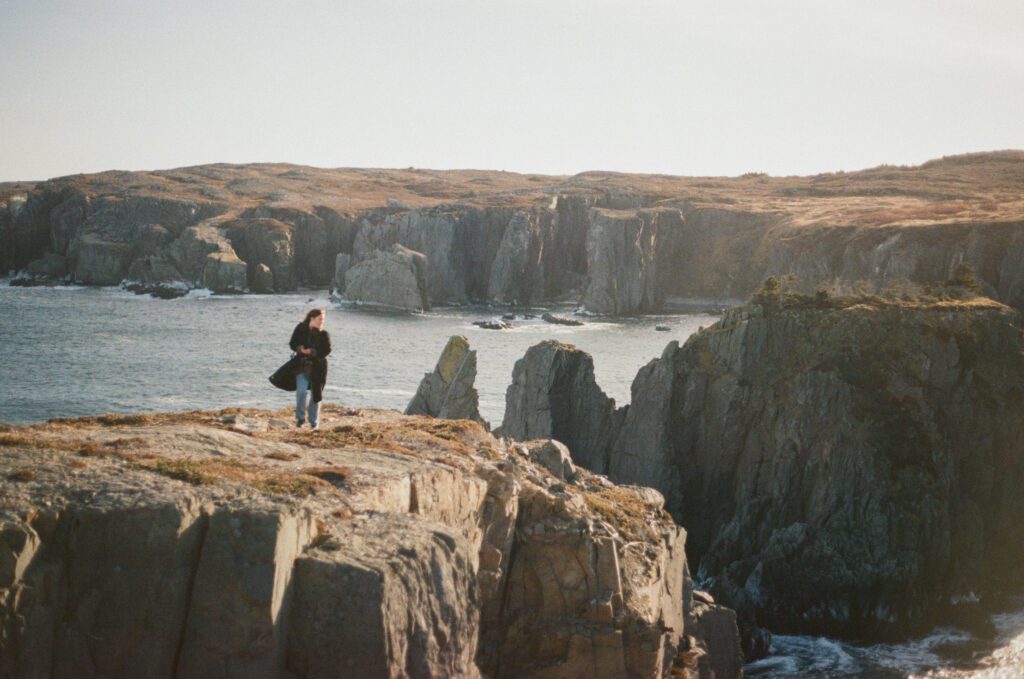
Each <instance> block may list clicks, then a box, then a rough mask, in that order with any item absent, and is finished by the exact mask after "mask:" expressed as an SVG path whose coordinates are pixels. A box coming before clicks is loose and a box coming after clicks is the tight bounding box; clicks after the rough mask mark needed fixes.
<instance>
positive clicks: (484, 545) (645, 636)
mask: <svg viewBox="0 0 1024 679" xmlns="http://www.w3.org/2000/svg"><path fill="white" fill-rule="evenodd" d="M282 417H283V418H287V413H285V412H284V411H282V412H281V413H270V412H267V411H251V410H230V411H223V412H220V413H214V412H190V413H177V414H150V415H107V416H100V417H95V418H81V419H74V420H55V421H51V422H49V423H46V424H42V425H31V426H19V427H11V426H7V425H4V426H3V427H2V431H0V469H2V475H0V491H2V492H0V673H2V674H3V675H4V676H12V677H34V676H43V675H46V676H53V677H65V676H82V675H89V676H108V677H136V676H154V677H158V676H160V677H162V676H166V677H171V676H178V677H193V676H216V677H283V676H288V677H356V676H358V677H477V676H481V674H483V675H485V676H489V677H496V678H497V677H553V676H559V677H591V676H598V675H600V676H605V677H623V678H626V677H651V678H654V677H663V676H667V675H668V674H669V672H670V671H673V666H674V669H675V671H676V672H677V674H681V676H688V677H690V676H692V677H698V676H704V677H710V676H718V677H722V676H735V670H736V668H738V664H737V663H738V660H737V659H738V657H739V655H738V648H737V645H736V639H735V632H734V633H733V636H732V639H729V638H728V637H726V638H725V641H724V642H723V640H722V637H721V636H717V637H715V639H716V640H715V641H714V647H713V648H711V647H709V645H708V642H706V641H705V640H703V639H695V638H692V637H691V636H690V635H689V632H688V630H687V628H686V622H685V621H686V619H687V617H688V616H689V618H690V619H691V620H694V621H695V622H694V623H693V629H694V630H698V629H705V628H706V629H712V627H714V628H715V629H720V628H721V626H722V624H725V625H726V626H727V627H726V628H727V629H728V625H729V624H732V625H733V630H735V623H734V620H735V618H734V616H732V613H731V612H730V611H727V610H726V609H722V608H721V607H714V610H712V611H710V614H709V612H708V611H707V610H705V609H703V608H701V606H696V607H695V606H694V603H693V601H692V599H691V596H692V595H691V592H692V585H691V583H689V581H688V580H687V579H686V575H685V574H686V572H687V571H686V559H685V554H684V540H685V533H684V532H683V531H682V529H680V528H679V527H678V526H676V525H675V524H674V523H673V522H672V520H671V519H670V518H669V517H668V516H667V515H666V514H665V513H664V512H663V510H662V503H663V500H662V498H661V496H660V495H659V494H658V493H657V492H656V491H653V490H650V489H644V488H638V487H624V486H615V485H613V484H611V483H610V482H608V481H607V480H606V479H603V478H601V477H597V476H594V475H592V474H589V473H588V472H585V471H581V470H573V471H572V473H571V474H570V477H571V478H566V475H565V474H564V473H563V474H562V477H561V478H558V477H556V476H554V475H553V474H552V472H551V471H549V470H548V468H547V467H545V466H544V465H543V464H541V463H540V462H538V461H537V460H541V461H543V460H548V462H550V458H549V456H546V454H542V453H540V452H538V451H540V450H541V449H544V450H546V449H547V448H549V447H551V446H552V445H554V444H552V443H550V442H547V441H538V442H535V443H530V444H523V445H521V444H516V445H508V444H507V443H506V442H505V441H503V440H500V439H495V438H494V437H492V436H491V435H489V434H488V433H487V432H486V431H485V430H484V429H483V428H482V427H481V426H480V425H479V424H477V423H474V422H470V421H465V420H435V419H433V418H429V417H409V416H402V415H399V414H398V413H396V412H394V411H377V410H361V411H354V410H349V409H347V408H341V407H337V406H326V407H325V409H324V411H323V416H322V419H323V424H322V429H321V430H319V431H315V432H311V431H308V430H307V431H296V430H294V429H292V428H289V427H287V425H286V424H285V422H284V421H282V420H281V419H278V418H282ZM560 469H561V468H560ZM562 471H563V472H564V469H563V470H562ZM702 605H703V604H702ZM697 621H703V622H702V623H700V624H698V622H697ZM730 621H732V622H730ZM701 625H703V626H701ZM716 668H717V670H718V672H717V675H715V674H713V673H714V672H715V671H716ZM728 668H732V669H731V670H730V669H728ZM728 672H732V674H731V675H730V674H728Z"/></svg>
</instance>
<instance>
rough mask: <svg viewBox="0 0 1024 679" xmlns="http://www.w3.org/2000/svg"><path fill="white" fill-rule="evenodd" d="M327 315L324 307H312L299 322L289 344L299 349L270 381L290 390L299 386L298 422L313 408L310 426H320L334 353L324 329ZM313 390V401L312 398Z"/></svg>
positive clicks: (297, 392)
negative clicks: (322, 402) (321, 404)
mask: <svg viewBox="0 0 1024 679" xmlns="http://www.w3.org/2000/svg"><path fill="white" fill-rule="evenodd" d="M325 320H326V315H325V313H324V310H323V309H311V310H310V311H309V313H307V314H306V317H305V318H304V319H303V320H302V322H300V323H299V324H298V325H296V326H295V330H294V331H292V338H291V340H289V342H288V346H290V347H291V348H292V351H294V352H295V356H293V357H292V359H291V360H290V361H288V362H287V363H285V364H284V365H283V366H281V367H280V368H279V369H278V371H277V372H276V373H274V374H273V375H272V376H271V378H270V381H271V382H272V383H273V384H274V385H275V386H277V387H279V388H281V389H285V390H287V391H292V390H293V389H294V390H295V426H296V427H301V426H302V425H303V424H305V423H306V410H307V405H308V410H309V426H310V427H311V428H313V429H316V428H317V427H319V425H320V423H319V420H318V415H319V414H320V401H322V400H323V396H324V385H325V384H326V383H327V356H328V355H329V354H330V353H331V336H330V335H328V334H327V331H326V330H324V321H325ZM310 392H312V397H313V398H312V401H310V398H309V397H310Z"/></svg>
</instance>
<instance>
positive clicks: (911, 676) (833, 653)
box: [744, 601, 1024, 679]
mask: <svg viewBox="0 0 1024 679" xmlns="http://www.w3.org/2000/svg"><path fill="white" fill-rule="evenodd" d="M992 622H993V623H994V624H995V627H996V632H997V634H996V637H995V638H994V639H977V638H975V637H974V636H972V635H971V633H970V632H966V631H964V630H960V629H956V628H950V627H943V628H939V629H936V630H933V631H932V632H931V633H930V634H928V635H927V636H924V637H921V638H919V639H912V640H909V641H906V642H902V643H896V644H856V643H850V642H842V641H837V640H835V639H827V638H825V637H810V636H786V635H775V636H774V637H773V639H772V649H771V650H772V654H771V655H770V656H768V657H767V658H764V659H762V660H758V661H756V662H753V663H748V664H747V666H746V667H745V668H744V672H745V676H747V677H757V678H759V679H768V678H771V679H790V678H796V677H829V678H831V677H837V678H838V677H844V678H845V677H850V678H857V679H890V678H892V679H895V678H897V677H906V678H908V679H1024V601H1018V602H1016V605H1015V606H1014V608H1013V610H1010V611H1007V612H1003V613H997V614H995V615H993V616H992Z"/></svg>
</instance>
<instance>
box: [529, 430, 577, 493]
mask: <svg viewBox="0 0 1024 679" xmlns="http://www.w3.org/2000/svg"><path fill="white" fill-rule="evenodd" d="M524 446H525V448H526V451H527V454H528V455H529V456H530V459H531V460H533V461H534V462H535V463H537V464H538V465H539V466H541V467H543V468H544V469H547V470H548V471H549V472H551V475H552V476H554V477H555V478H556V479H558V480H559V481H568V482H570V483H571V482H572V481H573V480H574V479H575V478H576V468H575V467H574V466H573V464H572V456H571V455H570V453H569V449H568V448H567V447H565V445H564V444H563V443H560V442H559V441H555V440H554V439H548V440H546V441H543V440H541V441H527V442H526V443H525V444H524Z"/></svg>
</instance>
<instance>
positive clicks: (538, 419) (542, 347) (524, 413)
mask: <svg viewBox="0 0 1024 679" xmlns="http://www.w3.org/2000/svg"><path fill="white" fill-rule="evenodd" d="M620 419H621V417H620V415H619V414H617V413H616V410H615V401H614V400H613V399H611V398H608V396H606V395H605V393H604V392H603V391H602V390H601V388H600V387H598V386H597V383H596V381H595V380H594V362H593V359H592V358H591V357H590V356H589V355H588V354H587V353H585V352H583V351H581V350H580V349H578V348H576V347H574V346H572V345H571V344H563V343H561V342H556V341H554V340H547V341H544V342H541V343H540V344H537V345H534V346H532V347H530V348H529V349H528V350H527V352H526V355H525V356H523V358H521V359H519V360H518V361H516V364H515V366H514V367H513V369H512V384H510V385H509V387H508V389H507V390H506V392H505V418H504V420H503V421H502V424H501V430H500V431H501V435H502V436H508V437H510V438H513V439H516V440H519V441H529V440H531V439H541V438H542V439H557V440H558V441H561V442H562V443H564V444H565V445H567V446H568V447H569V450H570V451H571V453H572V459H573V460H574V461H575V462H576V463H577V464H580V465H582V466H584V467H586V468H587V469H590V470H592V471H596V472H598V473H604V472H605V470H606V468H607V453H608V448H609V444H610V442H611V439H612V438H613V435H614V432H616V431H617V429H618V425H619V421H620Z"/></svg>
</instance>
